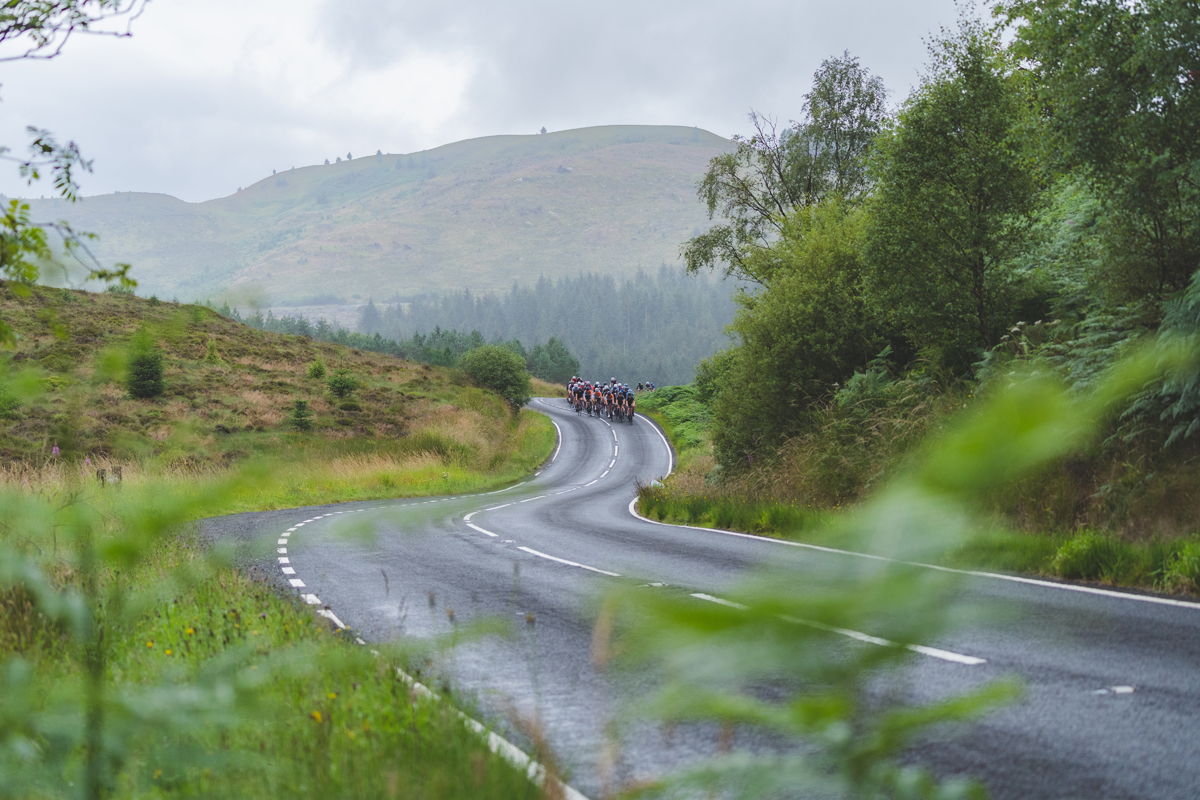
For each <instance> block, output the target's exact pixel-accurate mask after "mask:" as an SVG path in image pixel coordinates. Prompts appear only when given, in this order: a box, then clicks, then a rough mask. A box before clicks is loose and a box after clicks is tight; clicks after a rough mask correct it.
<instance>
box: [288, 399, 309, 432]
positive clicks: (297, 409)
mask: <svg viewBox="0 0 1200 800" xmlns="http://www.w3.org/2000/svg"><path fill="white" fill-rule="evenodd" d="M312 417H313V413H312V411H310V410H309V408H308V401H307V400H294V401H292V410H291V413H290V414H288V422H289V423H290V424H291V426H292V427H293V428H295V429H296V430H298V431H301V432H303V431H310V430H312V424H313V423H312Z"/></svg>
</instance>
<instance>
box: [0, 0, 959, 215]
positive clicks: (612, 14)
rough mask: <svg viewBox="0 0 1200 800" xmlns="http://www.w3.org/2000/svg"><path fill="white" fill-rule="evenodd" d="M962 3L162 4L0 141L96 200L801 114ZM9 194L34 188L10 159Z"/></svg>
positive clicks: (718, 127) (62, 67)
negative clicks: (467, 141) (66, 168)
mask: <svg viewBox="0 0 1200 800" xmlns="http://www.w3.org/2000/svg"><path fill="white" fill-rule="evenodd" d="M953 18H954V7H953V4H952V0H921V2H910V3H896V2H894V0H848V1H844V2H841V3H836V4H834V3H828V2H816V0H790V2H781V1H780V0H764V1H763V2H756V3H749V4H734V3H730V2H727V1H726V2H705V1H704V0H691V2H682V0H660V1H659V2H654V3H646V2H631V1H630V0H610V2H608V3H605V4H603V5H583V4H571V3H562V2H545V1H544V0H513V1H512V2H509V3H506V4H501V3H494V2H480V1H478V0H460V1H459V2H443V3H429V2H419V3H418V2H409V1H408V0H404V1H401V2H398V1H397V0H256V2H254V3H245V2H243V1H242V0H174V2H170V3H166V2H163V3H152V4H151V5H150V7H149V8H148V9H147V11H146V13H145V14H144V15H143V17H142V18H141V19H140V20H138V22H137V24H136V25H135V27H134V37H133V38H132V39H129V40H112V39H95V40H85V39H80V40H74V41H72V42H71V44H70V45H69V47H68V50H67V52H66V54H65V55H63V56H62V57H61V58H60V59H58V60H56V61H53V62H49V63H39V64H24V63H16V64H10V65H7V66H6V69H5V74H4V80H5V84H4V86H3V91H2V92H0V97H2V98H3V105H2V106H0V111H2V112H3V114H0V143H4V144H8V145H9V146H14V145H18V144H20V143H21V142H22V141H23V140H24V134H23V133H22V130H23V127H24V125H26V124H37V125H41V126H44V127H48V128H51V129H52V130H54V131H55V132H57V133H59V134H60V135H61V136H62V137H64V138H73V139H75V140H77V141H79V143H80V145H81V146H82V147H83V148H84V151H85V153H87V154H88V155H89V156H91V157H94V158H95V162H96V172H95V174H94V175H91V176H87V178H86V179H85V183H84V190H85V193H101V192H110V191H113V190H129V189H133V190H138V191H159V192H167V193H170V194H174V195H176V196H179V197H182V198H184V199H187V200H193V201H194V200H203V199H207V198H211V197H216V196H220V195H224V194H228V193H230V192H232V191H234V190H235V189H236V188H237V187H238V186H239V185H242V186H244V185H247V184H249V183H252V182H253V181H255V180H258V179H260V178H262V177H263V176H264V175H269V174H270V171H271V169H286V168H288V167H291V166H293V165H295V166H302V165H305V164H313V163H320V162H321V161H322V160H323V159H324V158H330V159H332V158H333V157H334V156H336V155H344V154H345V153H346V152H347V151H352V152H355V153H356V154H357V153H364V154H365V153H373V152H375V150H376V149H382V150H384V151H385V152H411V151H414V150H421V149H427V148H430V147H435V146H437V145H439V144H444V143H447V142H450V141H455V140H458V139H463V138H469V137H475V136H486V135H490V134H497V133H526V132H528V133H532V132H534V131H536V130H537V129H538V128H540V127H541V126H543V125H545V126H546V127H547V128H550V129H552V130H561V129H564V128H573V127H584V126H588V125H602V124H617V123H646V124H681V125H699V126H700V127H702V128H706V129H709V130H712V131H714V132H716V133H719V134H721V135H724V136H729V135H731V134H733V133H735V132H739V131H744V130H745V128H746V114H747V112H748V111H749V110H750V109H752V108H753V109H757V110H760V111H764V112H767V113H769V114H772V115H775V116H777V117H779V118H781V119H788V118H791V117H794V116H796V115H797V114H798V113H799V108H800V104H801V100H802V95H803V94H804V92H805V91H806V90H807V88H808V85H809V84H810V82H811V76H812V72H813V70H815V69H816V67H817V66H818V65H819V63H820V61H821V59H822V58H826V57H828V56H830V55H833V54H838V53H841V52H842V51H843V50H846V49H849V50H850V51H851V52H852V53H854V54H855V55H858V56H860V57H861V59H862V61H863V63H864V64H865V65H866V66H867V67H868V68H870V69H871V70H873V71H875V72H876V73H878V74H880V75H882V76H883V78H884V80H885V81H886V82H887V84H888V86H889V87H890V88H891V89H892V90H893V92H894V94H895V96H896V97H897V98H899V97H903V96H904V95H905V94H907V91H908V86H909V84H910V83H912V82H914V80H915V75H916V71H917V69H918V67H919V66H920V64H921V62H922V61H923V60H924V54H925V51H924V46H923V45H922V43H921V37H922V36H923V35H925V34H927V33H928V32H929V31H931V30H935V29H936V28H937V27H938V26H939V24H942V23H946V22H950V21H952V20H953ZM0 191H4V192H6V193H8V194H15V193H20V192H22V191H24V192H25V193H32V194H34V195H36V194H40V193H41V192H43V191H47V189H39V188H38V187H35V188H34V189H32V190H28V189H22V187H21V186H20V185H19V183H18V182H17V180H16V179H15V176H14V175H13V174H12V172H6V171H3V170H0Z"/></svg>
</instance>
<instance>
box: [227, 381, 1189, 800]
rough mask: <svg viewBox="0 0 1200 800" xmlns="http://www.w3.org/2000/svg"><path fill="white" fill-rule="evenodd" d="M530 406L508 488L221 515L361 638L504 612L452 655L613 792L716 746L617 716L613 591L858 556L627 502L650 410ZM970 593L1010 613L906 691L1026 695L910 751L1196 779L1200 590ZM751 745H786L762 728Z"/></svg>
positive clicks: (513, 732) (698, 731)
mask: <svg viewBox="0 0 1200 800" xmlns="http://www.w3.org/2000/svg"><path fill="white" fill-rule="evenodd" d="M531 405H532V407H533V408H534V409H536V410H538V411H541V412H543V413H546V414H548V415H549V416H550V418H551V419H552V420H553V421H554V422H555V425H556V426H557V428H558V431H559V443H558V447H557V449H556V451H555V453H554V455H553V458H552V460H550V461H549V462H548V463H547V464H546V465H545V466H544V467H543V469H542V470H541V471H540V472H539V473H538V474H537V475H535V476H532V477H531V478H530V479H529V480H527V481H525V482H523V483H521V484H519V485H517V486H514V487H511V488H509V489H506V490H502V491H499V492H493V493H490V494H486V495H468V496H459V497H447V498H429V499H421V500H394V501H383V502H369V503H346V504H340V505H335V506H323V507H312V508H306V509H294V510H289V511H278V512H264V513H260V514H241V515H236V516H231V517H222V518H216V519H212V520H206V521H205V523H204V527H205V530H206V531H207V532H208V533H209V534H210V535H212V536H214V537H218V538H221V537H223V538H230V539H241V540H243V541H254V542H257V543H258V547H259V550H258V551H257V552H258V553H259V556H258V558H259V563H260V565H261V566H263V567H264V568H267V569H269V570H270V571H271V573H272V574H276V575H277V578H278V580H279V581H280V582H281V583H282V584H283V585H285V586H287V587H289V588H291V589H292V590H294V591H296V592H298V593H300V594H301V595H302V596H305V597H307V598H309V600H310V601H313V602H317V603H318V604H319V607H320V608H321V609H322V610H324V609H325V608H328V613H330V614H332V615H334V616H336V617H337V618H338V620H339V621H340V622H342V623H344V624H345V625H346V626H348V627H349V628H351V629H352V630H354V631H355V632H356V633H357V634H358V635H359V636H361V637H362V638H363V639H364V640H366V641H380V640H388V639H392V638H394V637H397V636H418V637H429V636H435V635H441V634H448V633H452V632H453V631H455V630H456V629H458V630H461V626H463V625H465V624H467V623H469V622H470V621H472V620H476V619H481V618H486V617H501V618H507V619H509V620H510V621H511V623H512V627H513V630H515V631H516V635H515V636H512V637H510V638H508V639H502V640H501V639H494V638H493V639H486V640H483V641H477V642H472V643H470V644H468V645H466V646H464V647H461V648H459V649H457V650H455V651H454V652H453V654H452V655H450V656H448V657H447V661H446V662H445V663H444V664H442V665H441V666H440V669H441V670H443V671H444V673H445V677H446V678H447V679H448V680H449V681H450V682H452V683H453V685H454V686H455V687H456V689H457V690H458V691H460V692H466V693H468V694H470V695H472V696H473V697H475V698H476V699H477V701H478V703H479V705H480V710H479V713H481V714H483V715H486V716H487V717H488V718H489V719H491V720H493V721H495V722H497V724H498V726H499V727H500V728H501V729H503V730H504V731H505V732H506V733H508V734H509V735H510V736H512V737H514V738H515V739H517V741H518V742H524V743H526V745H527V746H528V744H529V739H528V737H527V736H523V735H522V733H521V730H522V729H523V728H525V727H526V723H528V722H529V721H531V720H535V721H536V726H537V728H538V729H539V730H540V731H542V732H543V734H544V736H545V738H546V740H547V741H548V742H549V744H550V746H551V748H552V749H553V752H554V753H555V755H556V757H557V759H558V762H559V763H560V765H561V766H562V767H563V768H564V769H565V771H566V774H567V775H568V777H569V780H570V782H571V784H572V785H573V786H575V787H576V788H577V789H579V790H581V791H583V792H584V793H585V794H588V795H590V796H591V797H593V798H598V797H602V796H604V795H605V794H607V793H608V792H609V791H610V790H612V789H613V788H615V787H619V786H620V785H623V784H625V783H626V782H628V781H630V780H637V779H644V778H649V777H653V776H658V775H661V774H663V773H664V772H666V771H669V770H671V769H673V768H677V767H679V766H682V765H686V764H690V763H695V762H696V761H697V760H699V759H703V758H704V757H705V756H707V755H710V754H712V753H714V752H716V750H717V747H718V741H717V740H718V733H717V731H715V730H713V729H710V728H708V727H706V726H702V725H699V726H690V727H685V728H682V729H674V730H671V731H664V730H660V729H658V728H656V727H654V726H652V725H650V724H648V723H645V724H637V723H630V722H628V721H627V720H626V719H625V718H624V717H623V716H621V715H619V714H618V713H617V709H619V708H621V707H622V702H623V701H625V700H627V699H628V697H629V696H630V692H629V689H630V687H629V686H628V685H626V684H628V683H629V681H631V680H633V681H636V680H637V678H636V677H632V676H630V675H628V674H621V675H612V674H609V673H606V672H603V671H600V670H597V669H596V668H595V667H594V666H593V664H592V662H591V658H590V650H591V641H592V627H593V621H594V619H595V613H596V611H595V610H596V604H597V599H598V598H599V597H601V596H602V595H603V593H604V592H605V591H606V590H608V589H610V588H612V587H613V586H614V584H615V582H617V581H629V580H634V581H637V582H639V583H650V584H663V590H664V591H679V592H686V593H688V594H706V595H711V596H714V597H719V596H720V595H721V593H722V591H724V590H725V589H727V588H728V587H730V586H731V585H732V584H734V583H735V582H737V581H738V579H739V578H740V577H743V576H744V575H745V574H746V572H747V571H748V570H751V569H753V568H754V567H756V566H759V565H762V564H766V563H771V564H776V565H778V564H780V563H785V562H787V561H788V560H790V561H791V562H792V563H794V565H795V567H796V568H797V569H804V570H821V569H822V566H823V565H824V566H825V567H829V566H830V565H832V564H833V562H832V561H831V559H844V558H855V557H857V556H854V555H852V554H841V553H836V552H823V551H820V550H813V549H808V548H803V547H796V546H789V545H787V544H784V543H780V542H776V541H772V540H766V539H759V538H754V537H747V536H739V535H729V534H726V533H722V532H717V531H702V530H697V529H687V528H677V527H673V526H666V525H661V524H656V523H651V522H648V521H645V520H641V519H639V518H637V517H636V516H635V515H634V514H633V512H632V509H631V501H632V499H633V497H634V495H635V488H634V485H635V481H639V480H640V481H648V480H650V479H653V478H656V477H661V476H663V475H666V474H667V473H668V472H669V471H670V469H671V467H672V460H671V459H672V455H671V452H670V448H669V446H668V445H667V443H666V440H665V439H664V438H663V436H662V434H661V432H660V431H659V430H658V429H657V427H655V426H654V425H653V424H651V423H650V422H649V421H647V420H645V419H641V418H639V419H638V420H636V422H635V423H634V424H633V425H629V424H612V425H610V424H608V423H607V422H605V421H603V420H600V419H598V418H591V417H587V416H579V415H577V414H575V413H574V412H573V411H571V410H570V409H569V408H568V407H567V405H566V401H564V400H552V399H537V400H535V401H534V402H533V403H532V404H531ZM366 531H370V532H371V534H372V535H369V536H368V535H364V532H366ZM267 550H269V551H270V552H269V554H268V553H267V552H266V551H267ZM698 602H699V601H698ZM958 602H960V603H961V604H962V605H963V606H964V607H965V608H971V607H975V608H986V609H988V610H989V611H993V612H998V613H996V614H993V615H991V616H990V618H991V619H994V620H996V621H993V622H990V623H988V624H986V625H985V624H979V625H975V626H972V627H970V628H965V629H962V630H958V631H956V632H954V633H952V634H950V635H948V636H947V637H946V638H945V639H944V640H942V641H938V642H928V643H924V644H927V645H929V646H930V647H931V648H936V649H931V650H929V651H927V652H925V653H918V654H914V656H913V657H912V663H911V664H910V665H909V666H908V667H906V668H905V670H904V676H903V677H904V684H905V691H906V692H908V693H909V695H910V696H912V697H913V698H914V699H917V700H921V699H933V698H935V697H942V696H945V695H947V694H949V693H953V692H958V691H965V690H967V689H970V688H972V687H976V686H979V685H981V684H983V683H985V682H987V681H991V680H994V679H996V678H998V677H1004V676H1016V677H1018V678H1019V679H1021V680H1022V681H1023V682H1024V683H1025V685H1026V693H1025V695H1024V697H1023V699H1022V700H1021V701H1020V702H1018V703H1016V704H1014V705H1012V706H1009V707H1007V708H1005V709H1003V710H1001V711H999V712H996V713H994V714H991V715H989V716H988V717H986V718H985V719H983V720H982V721H980V722H978V723H973V724H970V725H964V726H960V727H959V728H957V729H955V730H953V731H948V732H946V733H945V734H944V735H939V737H938V738H937V739H933V740H930V741H927V742H925V743H923V744H922V745H920V746H918V747H916V748H914V750H913V751H912V752H911V753H910V754H909V759H910V760H912V761H915V762H920V763H923V764H927V765H929V766H931V767H932V768H933V769H934V770H935V771H936V772H938V773H939V774H941V775H951V774H958V775H970V776H974V777H978V778H980V779H982V780H983V781H985V783H986V784H987V785H988V787H989V789H990V791H991V793H992V796H993V797H996V798H1014V799H1015V798H1022V799H1023V800H1024V799H1027V798H1066V797H1071V798H1091V799H1093V800H1094V799H1095V798H1157V799H1158V800H1168V799H1169V798H1181V799H1182V798H1189V799H1190V798H1196V797H1200V735H1198V734H1200V717H1198V714H1197V712H1200V605H1193V604H1190V603H1181V602H1178V601H1170V600H1167V599H1164V598H1154V597H1147V596H1144V595H1136V594H1130V593H1123V592H1105V591H1103V590H1092V591H1088V590H1087V589H1086V587H1085V588H1084V590H1082V591H1081V590H1080V588H1079V587H1074V588H1072V587H1069V586H1065V585H1061V584H1055V583H1050V582H1041V581H1027V582H1021V581H1014V580H1008V579H1004V578H1001V577H988V576H971V577H968V578H967V579H966V581H965V584H964V586H963V587H962V588H961V590H960V593H959V595H958ZM863 646H869V645H863ZM640 688H645V687H640ZM734 744H735V746H738V747H750V748H772V747H779V746H781V743H780V742H777V741H769V740H766V739H761V738H755V737H754V735H753V734H752V733H750V732H739V734H738V738H737V740H736V741H735V743H734Z"/></svg>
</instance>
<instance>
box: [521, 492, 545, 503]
mask: <svg viewBox="0 0 1200 800" xmlns="http://www.w3.org/2000/svg"><path fill="white" fill-rule="evenodd" d="M549 496H550V495H548V494H539V495H538V496H537V497H528V498H526V499H524V500H518V501H517V502H520V503H532V502H533V501H534V500H541V499H542V498H544V497H549Z"/></svg>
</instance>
